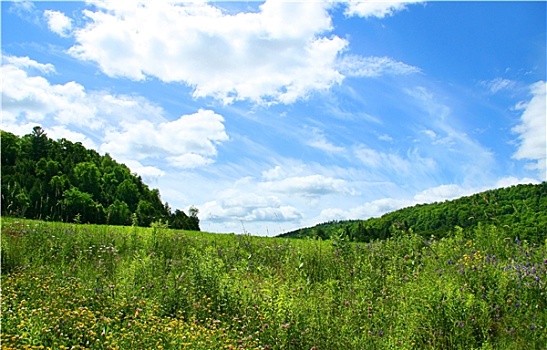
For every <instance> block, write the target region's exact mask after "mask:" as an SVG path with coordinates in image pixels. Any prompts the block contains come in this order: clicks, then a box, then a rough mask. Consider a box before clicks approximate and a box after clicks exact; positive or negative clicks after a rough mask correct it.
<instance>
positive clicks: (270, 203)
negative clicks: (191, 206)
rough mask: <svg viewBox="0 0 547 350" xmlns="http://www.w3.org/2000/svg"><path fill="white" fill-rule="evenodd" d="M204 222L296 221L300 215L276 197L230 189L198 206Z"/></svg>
mask: <svg viewBox="0 0 547 350" xmlns="http://www.w3.org/2000/svg"><path fill="white" fill-rule="evenodd" d="M200 212H201V214H202V215H203V219H204V220H210V221H214V222H233V221H239V220H242V221H247V222H252V221H280V222H281V221H298V220H300V219H301V218H302V214H301V213H300V212H299V211H298V210H297V209H296V208H294V207H292V206H289V205H281V201H280V200H279V198H277V197H276V196H271V195H266V196H265V195H257V194H254V193H246V192H243V191H239V190H235V189H231V190H227V191H224V192H223V193H221V194H219V198H218V199H216V200H214V201H210V202H207V203H205V204H203V205H201V206H200Z"/></svg>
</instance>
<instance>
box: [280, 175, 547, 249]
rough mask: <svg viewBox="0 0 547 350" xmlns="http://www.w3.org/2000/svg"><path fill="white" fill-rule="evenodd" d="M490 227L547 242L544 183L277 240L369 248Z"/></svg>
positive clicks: (546, 187)
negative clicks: (400, 237) (405, 235)
mask: <svg viewBox="0 0 547 350" xmlns="http://www.w3.org/2000/svg"><path fill="white" fill-rule="evenodd" d="M479 224H482V225H495V226H497V227H499V228H502V229H504V230H507V231H511V236H514V237H518V238H519V239H521V240H529V241H531V242H541V241H542V240H544V239H545V238H546V237H547V182H543V183H541V184H538V185H518V186H512V187H508V188H500V189H495V190H490V191H486V192H482V193H478V194H475V195H472V196H466V197H462V198H459V199H456V200H451V201H445V202H442V203H432V204H421V205H416V206H413V207H408V208H404V209H400V210H397V211H394V212H391V213H388V214H385V215H383V216H382V217H379V218H370V219H367V220H349V221H333V222H327V223H323V224H319V225H316V226H314V227H309V228H302V229H298V230H295V231H291V232H287V233H284V234H281V235H280V237H285V238H304V237H320V238H322V239H328V238H332V237H334V236H335V235H338V236H339V235H343V236H345V237H347V238H348V239H350V240H353V241H358V242H368V241H371V240H375V239H386V238H388V237H391V236H394V235H396V234H397V233H399V232H405V231H409V230H412V231H413V232H415V233H417V234H419V235H421V236H424V237H429V236H431V235H435V236H436V237H439V238H440V237H444V236H446V235H447V234H449V233H450V231H452V230H453V229H454V227H456V226H459V227H461V228H474V227H477V226H478V225H479Z"/></svg>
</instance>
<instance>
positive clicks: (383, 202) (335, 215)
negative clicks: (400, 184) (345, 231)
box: [319, 198, 416, 222]
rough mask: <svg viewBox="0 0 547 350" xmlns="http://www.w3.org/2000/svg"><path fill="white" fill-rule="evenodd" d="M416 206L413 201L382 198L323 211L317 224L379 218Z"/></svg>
mask: <svg viewBox="0 0 547 350" xmlns="http://www.w3.org/2000/svg"><path fill="white" fill-rule="evenodd" d="M414 204H416V202H415V201H413V200H408V199H394V198H383V199H377V200H374V201H370V202H368V203H365V204H364V205H361V206H358V207H355V208H351V209H350V210H343V209H338V208H328V209H323V210H322V211H321V213H320V214H319V222H326V221H330V220H356V219H368V218H371V217H379V216H382V215H383V214H386V213H389V212H392V211H394V210H397V209H401V208H404V207H408V206H411V205H414Z"/></svg>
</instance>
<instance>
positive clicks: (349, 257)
mask: <svg viewBox="0 0 547 350" xmlns="http://www.w3.org/2000/svg"><path fill="white" fill-rule="evenodd" d="M514 236H516V233H513V232H510V230H509V231H508V230H507V229H504V230H500V229H497V228H495V227H483V226H481V227H479V228H478V229H476V230H474V231H471V232H468V231H464V230H459V229H455V230H454V232H452V234H451V235H450V236H449V237H446V238H443V239H440V240H437V239H434V238H432V239H429V240H424V239H423V238H422V237H420V236H418V235H416V234H412V233H401V234H400V235H399V236H398V237H394V238H391V239H389V240H386V241H381V242H380V241H378V242H372V243H368V244H354V243H349V242H346V241H344V240H343V239H337V240H334V241H317V240H287V239H274V238H263V237H251V236H247V235H242V236H237V235H219V234H209V233H203V232H183V231H175V230H170V229H166V228H163V227H161V226H155V227H152V228H148V229H144V228H138V227H112V226H94V225H72V224H62V223H44V222H38V221H29V220H19V219H11V218H2V276H1V283H2V305H1V311H2V320H1V321H2V334H1V342H2V343H1V345H2V349H25V348H28V349H45V348H52V349H63V348H64V349H185V348H186V349H223V348H224V349H522V348H526V349H545V348H547V329H546V325H547V311H546V310H547V295H546V282H547V249H546V244H545V243H544V244H541V245H529V244H527V243H526V242H520V241H518V240H515V238H514Z"/></svg>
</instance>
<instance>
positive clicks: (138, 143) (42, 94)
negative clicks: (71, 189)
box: [2, 56, 228, 180]
mask: <svg viewBox="0 0 547 350" xmlns="http://www.w3.org/2000/svg"><path fill="white" fill-rule="evenodd" d="M4 62H5V64H4V65H3V66H2V77H3V89H2V114H3V115H2V128H3V129H4V130H6V131H10V132H14V133H16V134H18V135H23V134H26V133H29V132H30V131H31V130H32V127H33V126H35V125H41V126H43V127H44V128H45V129H46V132H48V135H49V136H50V137H53V138H66V139H68V140H71V141H73V142H82V143H83V144H84V145H85V146H86V147H88V148H92V149H98V150H100V151H101V152H109V153H111V155H113V156H114V157H115V158H116V159H117V160H119V161H122V162H125V163H128V166H129V163H131V162H132V163H131V164H132V166H131V167H132V170H133V171H136V172H138V173H139V174H141V175H142V176H145V177H146V178H149V179H152V180H153V179H157V178H158V177H160V176H162V175H163V172H162V171H161V170H159V169H157V168H155V167H150V166H145V165H142V164H141V163H139V161H142V160H144V159H148V158H158V157H162V158H164V157H165V158H166V159H167V161H168V163H169V164H171V165H172V166H175V167H178V168H196V167H200V166H204V165H207V164H210V163H212V162H213V161H214V157H215V156H216V154H217V148H216V147H217V145H218V144H219V143H220V142H223V141H226V140H228V136H227V134H226V132H225V130H224V124H223V122H224V119H223V117H222V116H220V115H218V114H215V113H214V112H212V111H209V110H199V111H198V112H197V113H195V114H191V115H183V116H181V117H180V118H178V119H176V120H174V121H168V122H166V121H165V119H164V118H163V114H164V111H163V109H162V108H160V107H158V106H155V105H153V104H152V103H150V102H149V101H148V100H147V99H145V98H143V97H139V96H127V95H112V94H109V93H107V92H104V91H87V90H86V89H85V88H84V87H83V86H82V85H80V84H78V83H75V82H68V83H65V84H51V83H50V82H49V81H48V80H47V79H46V78H45V77H44V76H40V75H36V76H31V75H30V74H29V71H39V72H42V73H51V72H54V71H55V68H54V67H53V66H52V65H51V64H42V63H39V62H36V61H34V60H31V59H29V58H28V57H13V56H7V57H5V59H4ZM76 130H80V131H76ZM84 131H85V132H84ZM91 135H93V136H94V138H93V139H92V138H91V137H90V136H91ZM94 139H95V140H94ZM97 139H98V140H99V143H98V144H97ZM101 143H102V144H101Z"/></svg>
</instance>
